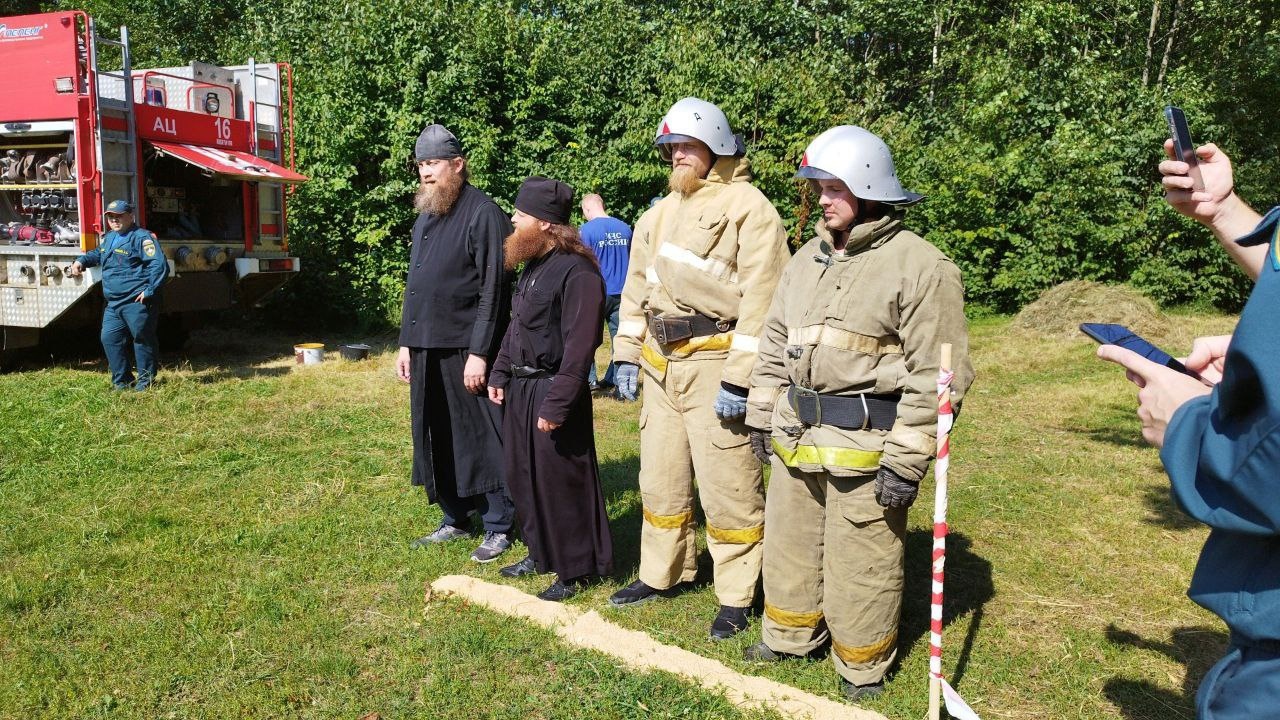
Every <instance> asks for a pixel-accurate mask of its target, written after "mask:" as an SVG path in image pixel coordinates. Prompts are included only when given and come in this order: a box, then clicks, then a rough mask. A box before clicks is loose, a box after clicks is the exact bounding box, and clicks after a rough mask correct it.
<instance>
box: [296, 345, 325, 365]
mask: <svg viewBox="0 0 1280 720" xmlns="http://www.w3.org/2000/svg"><path fill="white" fill-rule="evenodd" d="M293 361H294V363H296V364H298V365H319V364H320V363H322V362H324V343H302V344H300V345H294V346H293Z"/></svg>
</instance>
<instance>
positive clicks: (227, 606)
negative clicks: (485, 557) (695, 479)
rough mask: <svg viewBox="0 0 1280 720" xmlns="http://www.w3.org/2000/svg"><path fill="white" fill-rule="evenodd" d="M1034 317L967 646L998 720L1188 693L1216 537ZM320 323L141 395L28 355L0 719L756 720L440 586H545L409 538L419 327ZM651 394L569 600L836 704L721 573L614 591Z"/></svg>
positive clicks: (455, 547)
mask: <svg viewBox="0 0 1280 720" xmlns="http://www.w3.org/2000/svg"><path fill="white" fill-rule="evenodd" d="M1178 321H1179V322H1178V323H1176V324H1179V325H1182V326H1183V327H1184V329H1183V330H1181V331H1179V333H1178V334H1177V335H1175V336H1171V337H1165V338H1155V339H1156V340H1158V341H1160V342H1161V344H1162V345H1164V346H1165V347H1167V348H1168V349H1170V350H1171V351H1174V352H1175V353H1177V352H1185V350H1186V349H1187V348H1188V347H1189V345H1190V339H1191V338H1192V337H1194V336H1195V335H1199V334H1207V333H1210V332H1214V333H1217V332H1225V331H1229V329H1230V328H1231V326H1232V324H1233V319H1232V318H1227V317H1210V316H1184V317H1179V318H1178ZM1007 326H1008V323H1007V321H1005V320H999V319H997V320H986V321H981V322H978V323H975V324H974V326H973V328H972V332H973V346H974V347H973V355H974V360H975V365H976V366H977V369H978V380H977V382H976V383H975V385H974V388H973V390H972V392H971V395H970V397H969V400H968V401H967V402H966V404H965V406H964V411H963V415H962V416H961V418H960V420H959V423H958V426H957V430H956V432H955V434H954V435H953V445H952V447H953V461H952V473H951V488H952V495H951V511H952V512H951V520H952V528H953V535H952V537H951V541H950V544H949V555H948V565H947V591H948V595H947V612H946V615H947V623H948V624H947V629H946V639H945V650H944V653H945V660H944V664H945V669H946V672H947V674H948V676H949V678H951V680H952V682H953V684H954V685H956V687H957V689H958V690H960V692H961V693H962V694H963V695H964V696H965V698H966V699H967V700H968V701H969V702H970V704H971V705H973V706H974V708H975V709H976V710H977V711H978V712H979V713H980V714H982V716H983V717H984V718H988V719H991V718H1046V717H1053V718H1107V717H1122V718H1162V719H1163V718H1191V717H1193V716H1194V712H1193V710H1192V704H1191V698H1192V696H1193V693H1194V689H1195V686H1196V684H1197V682H1198V680H1199V677H1200V676H1201V675H1202V674H1203V673H1204V671H1205V670H1206V669H1207V667H1208V665H1209V664H1211V663H1212V662H1213V660H1214V659H1215V658H1216V657H1217V656H1218V655H1219V654H1220V652H1221V650H1222V648H1223V647H1224V645H1225V641H1226V636H1225V632H1224V628H1223V626H1222V625H1221V623H1219V622H1218V621H1217V620H1216V619H1215V618H1214V617H1213V616H1211V615H1209V614H1208V613H1206V612H1204V611H1201V610H1200V609H1199V608H1197V607H1195V606H1194V605H1192V604H1191V602H1190V601H1189V600H1187V599H1186V597H1185V595H1184V592H1185V589H1186V585H1187V582H1188V581H1189V579H1190V576H1191V570H1192V568H1193V566H1194V562H1195V558H1196V555H1197V553H1198V551H1199V548H1200V545H1201V543H1202V542H1203V540H1204V536H1205V531H1204V529H1203V528H1201V527H1198V526H1196V525H1195V524H1194V523H1192V522H1191V521H1189V520H1188V519H1187V518H1185V517H1184V516H1182V515H1181V514H1180V513H1179V512H1178V511H1177V510H1176V509H1175V508H1174V506H1173V505H1172V503H1171V501H1170V499H1169V494H1168V489H1167V482H1166V480H1165V479H1164V476H1163V474H1162V472H1161V469H1160V464H1159V459H1158V457H1157V454H1156V452H1155V451H1154V450H1153V449H1151V448H1149V447H1146V446H1145V445H1143V444H1142V442H1141V438H1140V437H1139V434H1138V425H1137V421H1136V418H1135V416H1134V412H1133V406H1134V393H1135V391H1134V389H1133V388H1132V386H1130V385H1129V384H1128V383H1127V382H1126V381H1125V380H1124V377H1123V372H1121V371H1120V370H1119V369H1118V368H1116V367H1114V366H1110V365H1106V364H1104V363H1101V362H1098V361H1096V360H1095V359H1094V358H1093V344H1092V343H1090V342H1088V341H1086V340H1083V339H1080V340H1070V341H1068V340H1061V341H1059V340H1041V339H1037V338H1031V337H1026V336H1019V335H1015V334H1013V333H1011V332H1010V331H1009V330H1008V327H1007ZM325 339H326V340H329V341H330V348H333V347H335V346H336V343H337V342H343V341H351V340H354V338H325ZM292 342H293V339H292V338H285V337H283V336H278V337H273V336H269V335H261V334H246V333H241V332H238V331H207V332H204V333H201V334H198V335H197V336H196V337H195V338H194V339H193V341H192V343H191V344H190V345H189V346H188V348H187V351H186V352H185V354H184V356H183V357H181V358H179V357H170V358H167V363H166V365H165V367H164V369H163V371H162V377H161V381H160V383H159V384H158V385H157V387H155V388H154V391H153V392H150V393H148V394H145V395H137V396H135V395H132V394H125V395H120V394H113V393H112V392H111V391H110V389H109V387H110V385H109V382H108V378H107V376H106V374H105V364H103V363H100V362H92V361H84V362H73V361H66V360H63V361H59V362H58V363H46V364H45V365H44V366H40V365H31V364H28V365H27V366H26V367H25V368H23V369H20V370H19V371H18V372H13V373H9V374H6V375H0V717H15V718H18V717H21V718H27V717H77V718H82V717H121V718H125V717H137V718H169V717H173V718H179V717H210V718H222V717H241V716H243V717H254V718H260V717H299V716H304V717H345V718H357V717H360V716H362V715H365V714H366V713H371V712H378V713H380V714H381V716H382V717H383V718H407V717H492V718H522V717H532V718H556V719H560V718H612V717H634V718H651V717H656V718H738V717H744V716H745V717H759V714H754V715H753V714H750V713H747V714H746V715H744V714H742V713H741V712H740V711H739V710H738V709H737V708H735V707H733V706H731V705H730V704H729V703H728V702H727V701H725V700H724V699H723V698H721V697H719V696H718V695H716V694H714V693H708V692H706V691H703V690H701V689H699V688H697V687H695V686H693V685H691V684H689V683H686V682H684V681H681V680H679V679H677V678H675V677H674V676H672V675H667V674H663V673H653V674H641V673H632V672H629V671H625V670H623V669H621V668H620V667H618V666H617V665H616V664H615V663H614V662H612V661H611V660H610V659H609V658H607V657H605V656H603V655H598V654H595V653H591V652H584V651H579V650H574V649H572V648H570V647H568V646H566V645H563V644H561V643H560V642H558V641H557V640H556V639H555V638H554V636H553V635H552V634H551V633H550V632H548V631H545V630H541V629H537V628H534V627H533V626H530V625H526V624H523V623H520V622H517V621H513V620H511V619H508V618H506V617H503V616H499V615H495V614H492V613H490V612H488V611H485V610H481V609H479V608H476V607H473V606H470V605H469V604H468V603H466V602H464V601H461V600H459V599H445V600H439V599H435V600H432V601H431V602H430V603H424V601H423V594H424V586H425V584H426V583H427V582H429V581H430V580H431V579H433V578H435V577H437V576H439V575H444V574H454V573H466V574H472V575H476V576H478V577H482V578H485V579H487V580H490V581H495V582H496V581H503V582H511V583H513V584H516V585H518V586H519V587H521V588H523V589H525V590H527V591H531V592H533V591H537V590H540V589H542V587H543V586H545V585H546V584H547V582H549V580H548V579H547V578H537V579H529V580H520V581H505V580H502V579H501V578H499V576H498V574H497V570H498V565H500V564H501V563H495V564H494V565H492V566H478V565H475V564H473V563H470V562H469V561H468V560H467V555H468V553H469V552H470V550H471V548H472V543H466V542H463V543H454V544H451V545H449V546H446V547H443V548H439V549H434V550H430V551H417V552H414V551H410V550H409V549H408V543H409V541H410V540H412V539H413V538H415V537H418V536H419V535H422V534H424V533H425V532H428V531H430V530H431V529H433V528H434V527H435V525H436V523H438V521H439V517H440V515H439V512H438V510H437V509H436V508H434V507H432V506H428V505H427V504H426V500H425V497H424V495H423V494H422V492H421V491H420V490H416V489H414V488H411V487H410V486H409V484H408V471H409V463H410V440H409V414H408V408H407V398H408V387H407V386H406V385H403V384H401V383H399V382H398V381H396V380H395V379H394V377H393V374H392V364H393V359H394V353H393V352H391V350H388V351H387V352H383V353H381V354H378V355H375V356H374V358H373V359H371V360H369V361H367V362H364V363H345V362H341V361H336V360H332V361H330V362H327V363H325V364H324V365H321V366H316V367H308V368H299V369H295V368H293V367H292V355H291V346H292ZM637 412H638V407H637V406H636V405H626V404H622V403H618V402H615V401H612V400H598V401H597V403H596V429H597V442H598V447H599V451H600V462H601V470H602V473H603V477H604V481H605V485H606V495H607V498H608V506H609V514H610V517H611V519H612V522H613V531H614V540H615V547H616V549H617V566H618V568H619V573H620V574H619V577H617V578H615V579H614V580H613V581H611V582H609V583H607V584H604V585H602V586H599V587H597V588H594V589H592V590H591V591H589V592H586V593H584V594H582V595H580V596H578V597H577V598H574V599H573V600H571V601H570V602H571V603H572V604H574V605H578V606H581V607H590V608H599V609H602V613H603V614H604V615H605V617H606V618H608V619H610V620H612V621H614V622H616V623H618V624H620V625H623V626H626V627H628V628H635V629H643V630H646V631H647V632H649V633H650V634H651V635H653V636H654V637H655V638H656V639H658V640H660V641H662V642H666V643H670V644H674V645H678V646H680V647H683V648H686V649H688V650H692V651H694V652H697V653H700V654H703V655H706V656H708V657H712V658H715V659H718V660H721V661H723V662H725V663H726V664H728V665H729V666H731V667H734V668H736V669H738V670H739V671H741V672H747V673H755V674H761V675H766V676H768V677H771V678H773V679H776V680H779V681H782V682H786V683H788V684H791V685H794V686H795V687H798V688H801V689H804V690H807V691H810V692H813V693H816V694H820V695H825V696H828V697H832V698H838V697H839V692H838V686H837V678H836V675H835V673H834V671H833V670H832V669H831V667H830V665H829V663H828V662H825V661H824V662H800V663H794V664H784V665H779V666H773V667H756V666H752V665H749V664H746V663H744V662H742V661H741V660H740V656H741V650H742V648H743V647H744V646H746V645H748V644H750V643H752V642H755V641H756V640H758V638H759V629H758V625H757V626H754V627H753V628H752V629H751V631H750V632H747V633H744V634H743V635H742V636H740V637H739V638H735V639H734V640H731V641H728V642H725V643H722V644H715V643H712V642H711V641H710V640H709V639H707V625H708V624H709V622H710V620H711V617H712V616H713V615H714V611H715V599H714V595H713V593H712V591H711V589H710V587H707V586H705V585H704V586H702V587H700V588H699V589H697V590H695V591H693V592H690V593H686V594H684V595H682V596H680V597H678V598H676V599H673V600H670V601H667V602H663V603H650V604H648V605H645V606H642V607H640V608H635V609H623V610H618V609H612V608H606V603H605V599H606V598H607V597H608V595H609V594H610V593H611V592H612V591H613V590H614V589H616V588H617V587H619V586H620V585H621V584H624V583H626V582H629V581H630V580H631V579H632V578H633V577H634V573H635V567H636V564H637V560H638V538H639V527H640V500H639V493H638V491H637V489H636V484H635V483H636V480H635V478H636V473H637V469H638V458H637V456H636V454H637V448H638V438H637V426H636V417H637ZM921 496H922V501H921V502H920V503H918V504H917V505H916V507H915V508H913V510H912V516H911V519H912V523H911V531H910V537H909V540H908V548H907V552H908V560H907V565H908V573H909V581H908V587H907V592H908V597H907V602H906V608H905V611H904V619H903V628H904V632H903V634H902V638H903V640H902V642H903V646H902V652H901V655H902V656H903V660H902V666H901V668H900V669H899V671H898V673H897V675H896V677H895V678H894V679H893V680H892V682H890V683H889V686H888V692H886V694H885V695H884V696H883V697H882V698H880V699H878V700H876V701H873V702H870V703H868V707H871V708H872V709H875V710H877V711H878V712H881V713H883V714H885V715H886V716H888V717H891V718H917V717H921V716H923V714H924V710H925V706H926V699H927V693H926V682H925V676H926V663H927V655H928V649H927V643H928V637H927V625H928V582H929V568H928V553H929V544H930V534H929V526H930V517H929V516H930V512H931V507H932V483H931V482H930V483H927V484H926V486H925V489H924V490H923V491H922V493H921ZM519 552H520V549H519V548H518V549H517V550H516V551H514V552H513V553H512V556H511V557H512V560H513V561H514V560H515V559H518V558H519V554H518V553H519ZM707 571H708V572H706V573H704V574H705V575H708V576H709V568H707Z"/></svg>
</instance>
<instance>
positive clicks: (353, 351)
mask: <svg viewBox="0 0 1280 720" xmlns="http://www.w3.org/2000/svg"><path fill="white" fill-rule="evenodd" d="M371 349H372V348H370V347H369V346H368V345H365V344H364V343H355V344H352V345H343V346H341V347H339V348H338V352H340V353H341V354H342V359H343V360H365V359H368V357H369V350H371Z"/></svg>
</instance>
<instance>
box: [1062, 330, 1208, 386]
mask: <svg viewBox="0 0 1280 720" xmlns="http://www.w3.org/2000/svg"><path fill="white" fill-rule="evenodd" d="M1080 332H1082V333H1084V334H1085V335H1088V336H1089V337H1091V338H1093V339H1094V340H1097V341H1098V342H1099V343H1100V344H1102V345H1119V346H1120V347H1122V348H1124V349H1126V350H1132V351H1134V352H1136V353H1138V354H1139V355H1141V356H1142V357H1144V358H1146V359H1148V360H1150V361H1151V362H1153V363H1156V364H1157V365H1163V366H1165V367H1167V368H1169V369H1170V370H1177V371H1178V372H1180V373H1182V374H1183V375H1190V376H1191V377H1193V378H1195V379H1197V380H1199V379H1200V376H1199V375H1198V374H1197V373H1195V372H1193V371H1191V370H1189V369H1187V366H1186V365H1183V364H1182V363H1180V362H1178V361H1177V360H1176V359H1175V358H1174V357H1173V356H1172V355H1170V354H1169V353H1167V352H1165V351H1163V350H1161V349H1160V348H1158V347H1156V346H1155V345H1152V344H1151V343H1149V342H1147V341H1146V340H1143V339H1142V338H1141V337H1139V336H1138V335H1137V334H1135V333H1134V332H1133V331H1132V330H1130V329H1129V328H1127V327H1125V326H1123V325H1116V324H1113V323H1081V324H1080Z"/></svg>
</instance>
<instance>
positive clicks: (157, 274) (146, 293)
mask: <svg viewBox="0 0 1280 720" xmlns="http://www.w3.org/2000/svg"><path fill="white" fill-rule="evenodd" d="M106 218H107V227H108V228H109V229H110V232H108V233H107V235H106V237H104V238H102V242H100V243H98V247H97V248H95V249H93V250H90V251H89V252H87V253H85V254H83V255H81V256H80V257H78V258H76V259H75V261H74V262H72V263H71V272H70V274H71V276H72V277H78V276H79V275H80V274H81V272H82V271H83V270H84V268H87V267H93V266H94V265H100V266H101V267H102V295H103V298H104V299H105V300H106V309H105V310H104V311H103V313H102V348H103V350H106V352H107V364H108V365H109V366H111V386H112V387H114V388H115V389H116V390H127V389H128V388H129V387H130V386H133V389H135V390H137V391H139V392H141V391H143V390H146V389H147V388H149V387H151V383H152V382H153V381H154V380H155V378H156V355H157V354H158V353H159V350H160V341H159V340H158V339H157V338H156V323H157V322H159V320H160V309H159V307H157V303H156V294H157V293H158V292H160V285H161V284H163V283H164V281H165V278H167V277H169V262H168V261H167V260H165V257H164V253H163V252H161V251H160V243H159V242H157V241H156V236H155V235H153V234H152V233H150V232H149V231H147V230H144V229H143V228H140V227H138V225H137V224H136V223H135V222H134V221H133V205H131V204H129V202H127V201H125V200H114V201H112V202H111V204H110V205H107V211H106ZM130 345H132V346H133V361H134V362H136V364H137V368H138V376H137V383H136V384H135V383H134V375H133V367H134V362H130V357H129V347H130Z"/></svg>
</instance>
